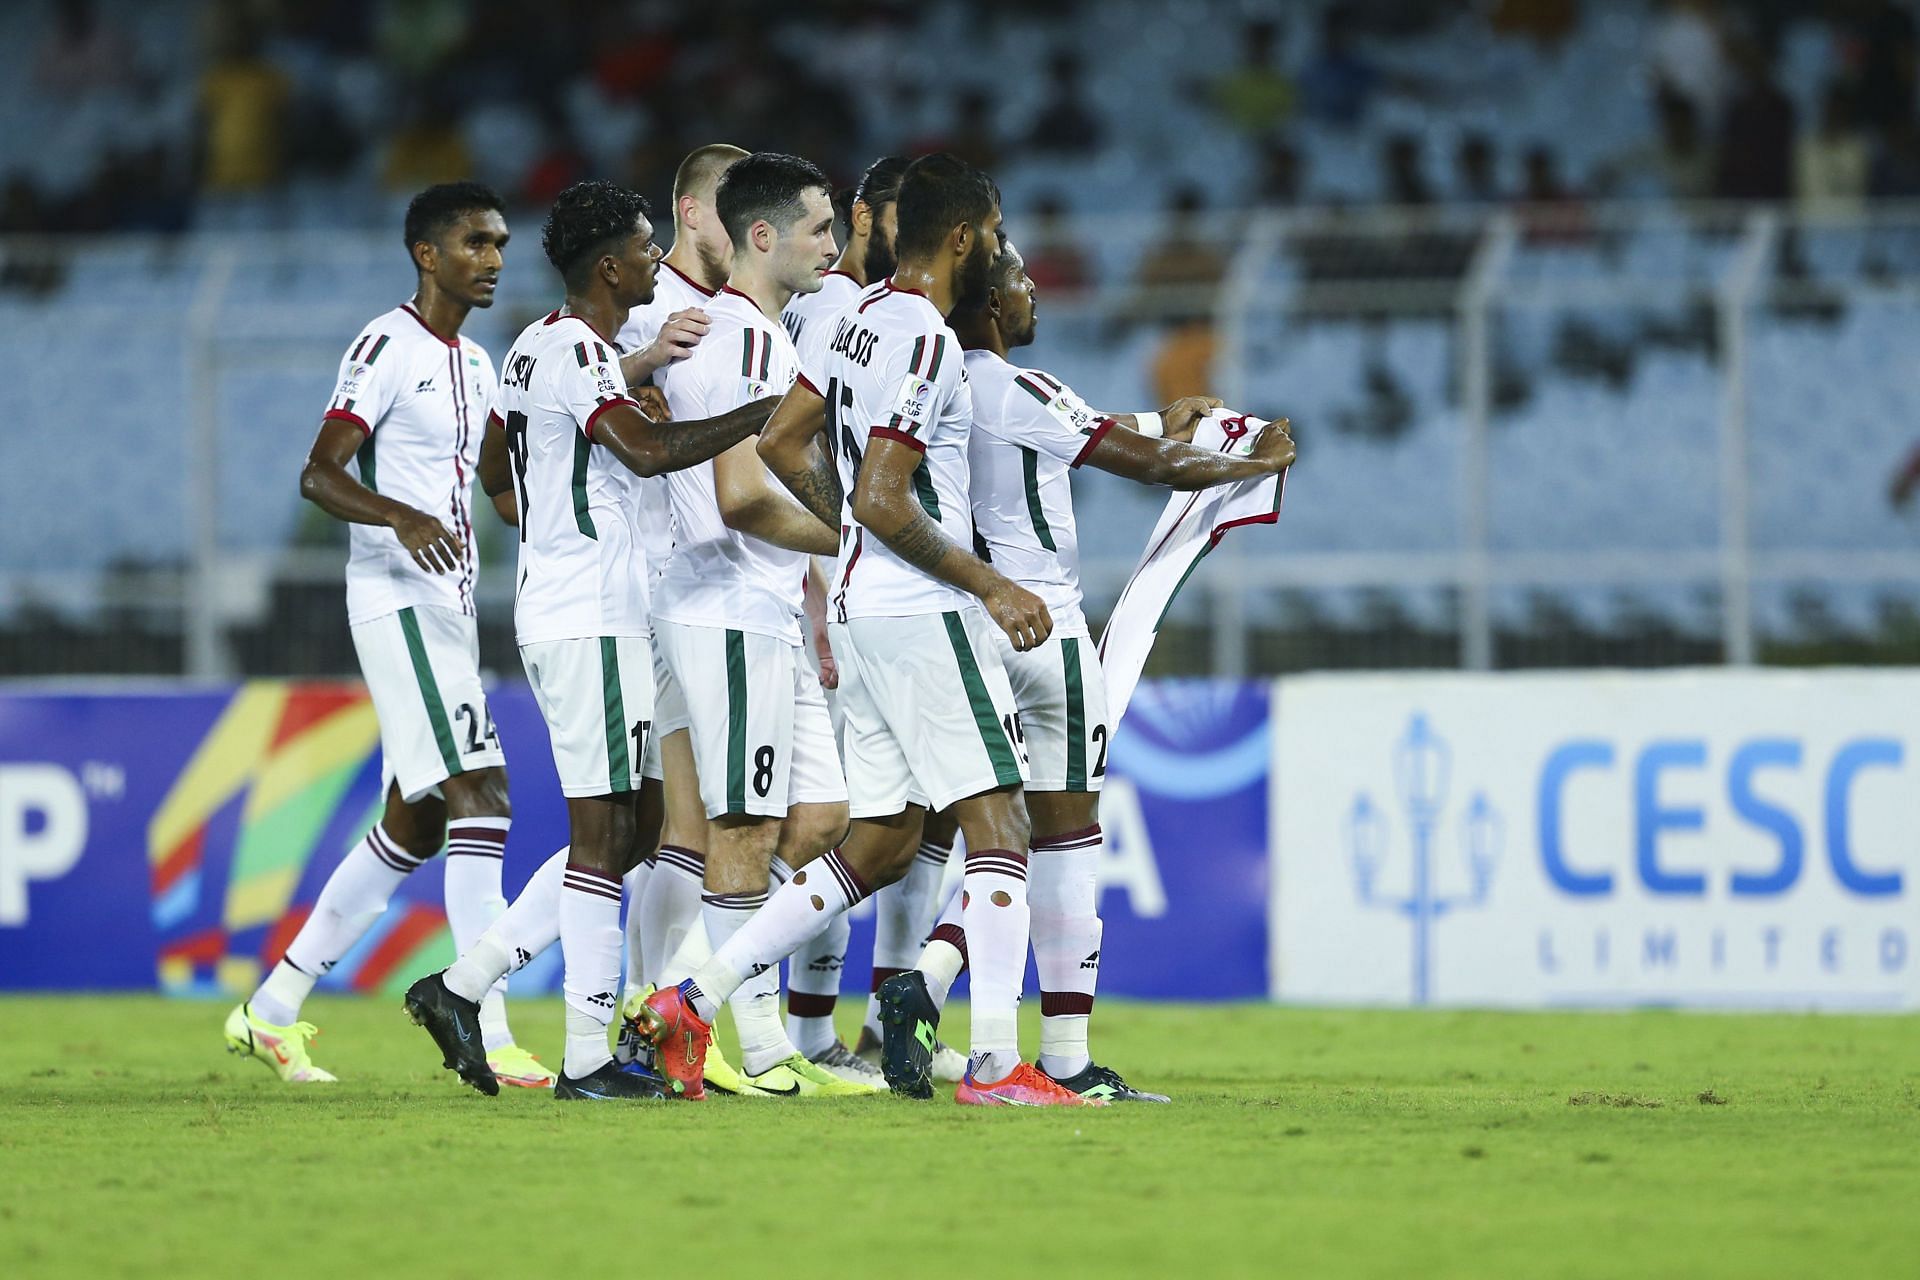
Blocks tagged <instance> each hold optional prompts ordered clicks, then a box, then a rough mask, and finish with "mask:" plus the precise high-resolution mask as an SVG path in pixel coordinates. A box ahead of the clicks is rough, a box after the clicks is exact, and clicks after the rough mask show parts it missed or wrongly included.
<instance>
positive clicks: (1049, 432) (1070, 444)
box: [967, 351, 1113, 636]
mask: <svg viewBox="0 0 1920 1280" xmlns="http://www.w3.org/2000/svg"><path fill="white" fill-rule="evenodd" d="M967 376H968V380H969V381H970V382H971V383H972V385H973V435H972V437H971V438H970V439H969V441H968V445H967V458H968V462H969V463H970V464H971V470H972V483H973V524H974V528H976V529H978V530H979V532H980V536H981V537H982V538H983V539H985V540H986V544H987V550H988V551H989V552H990V553H992V556H993V567H994V568H996V569H998V570H999V571H1000V572H1002V573H1004V574H1006V575H1007V576H1008V577H1009V578H1012V579H1013V580H1014V581H1015V582H1017V583H1019V584H1020V585H1021V586H1023V587H1025V588H1027V589H1028V590H1029V591H1032V592H1033V593H1034V594H1035V595H1038V596H1039V597H1040V598H1041V599H1042V600H1045V601H1046V602H1047V612H1048V613H1051V614H1052V615H1053V629H1054V633H1055V634H1056V635H1062V636H1084V635H1086V634H1087V619H1086V616H1085V615H1084V614H1083V613H1082V612H1081V610H1080V535H1079V533H1078V531H1077V530H1076V529H1075V527H1074V521H1073V478H1072V471H1073V469H1074V468H1075V467H1077V466H1079V465H1080V464H1081V463H1082V462H1084V461H1085V460H1086V457H1087V455H1088V454H1089V453H1091V452H1093V447H1094V446H1095V445H1096V444H1098V443H1100V438H1101V437H1102V436H1104V435H1106V433H1107V430H1108V429H1109V428H1110V427H1112V426H1113V419H1111V418H1106V417H1102V416H1101V415H1100V414H1099V413H1097V412H1095V411H1094V410H1093V409H1090V408H1088V407H1087V402H1086V401H1084V400H1082V399H1081V398H1080V397H1079V396H1077V395H1075V394H1074V393H1073V391H1072V390H1071V389H1070V388H1068V387H1067V386H1065V385H1063V384H1062V383H1060V382H1059V381H1057V380H1056V379H1054V378H1051V377H1049V376H1048V375H1046V374H1044V373H1041V372H1039V371H1038V370H1036V369H1021V368H1017V367H1016V366H1014V365H1011V364H1009V363H1007V362H1006V361H1005V360H1003V359H1001V358H1000V357H999V356H997V355H995V354H994V353H993V352H991V351H969V352H967Z"/></svg>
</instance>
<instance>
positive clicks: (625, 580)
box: [499, 311, 649, 645]
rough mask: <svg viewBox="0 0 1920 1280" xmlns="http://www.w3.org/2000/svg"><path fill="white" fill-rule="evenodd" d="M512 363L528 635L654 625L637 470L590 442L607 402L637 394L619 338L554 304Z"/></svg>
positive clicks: (503, 412)
mask: <svg viewBox="0 0 1920 1280" xmlns="http://www.w3.org/2000/svg"><path fill="white" fill-rule="evenodd" d="M504 368H505V375H504V376H503V377H502V379H501V382H500V409H499V412H500V417H501V420H502V422H503V424H504V425H505V427H506V434H507V447H508V449H509V450H510V451H511V453H512V455H513V472H514V484H515V488H516V491H517V494H518V497H519V500H520V581H519V588H518V590H517V592H516V594H515V598H514V613H513V620H514V630H515V632H516V634H517V636H518V638H519V641H520V643H521V644H522V645H528V644H535V643H538V642H541V641H546V640H573V639H582V638H589V637H595V636H644V635H647V634H648V623H647V580H648V577H649V574H648V572H647V560H646V553H645V550H644V549H643V547H642V545H641V534H640V505H639V489H640V477H639V476H637V475H635V474H634V473H633V472H632V471H629V470H628V469H627V468H626V466H625V465H624V464H623V463H621V462H620V461H619V460H618V459H617V458H615V457H614V456H613V454H612V453H610V452H609V451H607V450H606V449H604V448H601V447H599V446H596V445H595V444H594V443H593V424H594V422H595V420H596V419H598V418H599V416H600V415H601V414H602V413H604V412H606V411H607V410H608V409H610V408H612V407H613V406H615V405H621V404H624V405H632V404H633V399H632V398H631V397H630V396H628V395H627V382H626V379H625V378H623V377H622V376H621V375H620V361H619V358H618V356H617V355H616V354H615V352H614V349H613V344H612V343H610V342H608V341H607V340H606V339H605V338H602V337H601V336H600V335H599V334H598V333H596V332H594V330H593V327H592V326H591V325H589V324H588V323H587V322H586V321H584V320H582V319H580V318H578V317H577V316H569V315H562V314H561V313H560V312H558V311H555V312H552V313H551V314H549V315H547V316H545V317H543V318H541V319H539V320H536V321H534V322H533V323H532V324H530V325H528V326H527V327H526V328H525V329H524V330H523V331H521V334H520V336H519V337H518V338H516V339H515V340H514V343H513V349H512V350H511V351H509V352H507V360H506V364H505V366H504Z"/></svg>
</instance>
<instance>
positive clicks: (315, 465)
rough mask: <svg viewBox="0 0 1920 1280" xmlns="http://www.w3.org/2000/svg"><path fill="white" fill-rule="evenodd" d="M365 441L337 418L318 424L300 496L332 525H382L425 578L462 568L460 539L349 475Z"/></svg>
mask: <svg viewBox="0 0 1920 1280" xmlns="http://www.w3.org/2000/svg"><path fill="white" fill-rule="evenodd" d="M366 438H367V436H366V433H365V432H364V431H362V430H361V429H360V428H359V427H358V426H356V425H355V424H354V423H351V422H343V421H341V420H340V419H338V418H328V419H326V420H325V421H323V422H321V424H320V434H319V435H318V436H316V437H314V441H313V448H312V449H311V450H309V451H308V453H307V465H306V466H305V467H303V468H301V471H300V496H301V497H303V498H305V499H306V500H307V501H308V502H311V503H312V504H313V505H314V506H316V507H318V508H320V509H321V510H322V511H324V512H326V513H327V514H328V515H330V516H332V517H333V518H334V519H335V520H344V521H346V522H347V523H348V524H383V525H385V526H387V527H388V528H389V529H392V530H393V532H394V535H395V536H396V537H398V538H399V539H400V545H401V546H403V547H405V548H406V549H407V554H409V555H411V556H412V557H413V559H414V563H416V564H418V565H419V566H420V567H421V568H422V569H425V570H427V571H428V572H429V573H449V572H451V571H453V570H455V569H458V568H459V567H460V564H461V555H462V548H461V545H460V539H459V538H457V537H455V536H454V535H453V533H452V532H450V531H449V530H448V529H447V527H446V526H445V525H443V524H441V523H440V522H439V521H438V520H436V519H434V518H433V517H432V516H430V515H428V514H427V513H426V512H424V511H418V510H415V509H414V508H413V507H410V506H408V505H407V504H406V503H404V502H396V501H394V500H393V499H392V498H389V497H387V496H385V495H384V494H379V493H375V492H374V491H373V490H371V489H369V488H367V486H365V485H363V484H361V483H360V482H359V481H358V480H356V479H355V478H354V477H353V475H352V474H351V473H350V472H348V470H347V463H348V462H349V461H350V460H351V459H352V458H353V455H354V454H355V453H357V452H359V450H360V446H361V444H362V443H364V442H365V440H366Z"/></svg>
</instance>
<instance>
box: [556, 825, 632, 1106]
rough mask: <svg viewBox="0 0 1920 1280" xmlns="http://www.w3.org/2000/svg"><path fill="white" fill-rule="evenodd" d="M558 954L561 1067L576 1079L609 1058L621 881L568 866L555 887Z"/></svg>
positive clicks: (617, 971) (616, 990)
mask: <svg viewBox="0 0 1920 1280" xmlns="http://www.w3.org/2000/svg"><path fill="white" fill-rule="evenodd" d="M560 951H561V955H562V957H563V959H564V961H565V978H564V980H563V986H564V987H565V990H566V995H567V1051H566V1057H565V1059H564V1060H563V1064H562V1065H563V1068H564V1070H565V1071H566V1073H567V1074H568V1075H569V1076H572V1077H573V1078H574V1079H576V1080H578V1079H580V1078H581V1077H582V1076H586V1075H591V1074H592V1073H593V1072H595V1071H598V1070H599V1069H600V1068H601V1067H602V1066H605V1065H606V1064H607V1063H608V1062H610V1061H611V1060H612V1059H613V1052H612V1050H610V1049H609V1048H608V1047H607V1026H608V1024H609V1023H611V1022H612V1021H613V1010H614V1005H615V1004H616V1003H617V1002H618V1001H619V999H620V995H619V988H620V880H619V877H617V876H614V875H610V874H609V873H607V872H605V871H600V870H597V869H595V868H593V867H587V866H582V865H581V864H579V863H577V862H570V863H568V864H567V871H566V878H565V879H564V880H563V881H562V883H561V887H560Z"/></svg>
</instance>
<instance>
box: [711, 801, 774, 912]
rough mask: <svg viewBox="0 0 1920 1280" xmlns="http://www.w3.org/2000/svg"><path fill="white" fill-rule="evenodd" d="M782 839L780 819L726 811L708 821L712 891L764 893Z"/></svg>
mask: <svg viewBox="0 0 1920 1280" xmlns="http://www.w3.org/2000/svg"><path fill="white" fill-rule="evenodd" d="M779 840H780V820H779V819H778V818H766V817H761V816H760V815H758V814H750V813H729V814H722V815H720V816H719V817H717V818H715V819H713V820H712V821H711V822H710V823H708V824H707V873H706V879H705V884H706V888H707V892H708V893H763V892H765V891H766V888H767V877H768V868H769V867H771V866H772V864H773V851H774V848H775V847H776V846H777V845H778V843H779Z"/></svg>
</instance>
